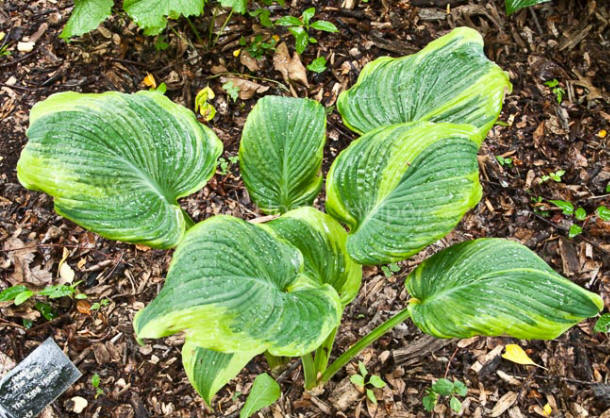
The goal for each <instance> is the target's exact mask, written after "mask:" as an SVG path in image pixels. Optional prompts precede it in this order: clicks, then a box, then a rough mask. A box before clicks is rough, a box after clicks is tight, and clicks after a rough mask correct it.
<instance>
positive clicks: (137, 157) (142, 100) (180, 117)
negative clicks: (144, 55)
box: [17, 92, 222, 248]
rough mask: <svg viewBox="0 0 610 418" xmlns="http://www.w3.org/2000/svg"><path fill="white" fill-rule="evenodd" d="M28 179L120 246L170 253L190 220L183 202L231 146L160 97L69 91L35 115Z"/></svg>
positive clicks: (22, 168)
mask: <svg viewBox="0 0 610 418" xmlns="http://www.w3.org/2000/svg"><path fill="white" fill-rule="evenodd" d="M28 138H29V142H28V143H27V145H26V147H25V148H24V150H23V152H22V153H21V158H20V159H19V162H18V164H17V175H18V177H19V181H20V182H21V184H23V185H24V186H25V187H26V188H28V189H32V190H41V191H43V192H45V193H48V194H50V195H51V196H53V197H54V198H55V210H56V211H57V213H59V214H60V215H62V216H65V217H66V218H68V219H70V220H72V221H74V222H75V223H77V224H79V225H81V226H82V227H84V228H87V229H90V230H92V231H94V232H97V233H98V234H100V235H102V236H104V237H106V238H111V239H116V240H119V241H127V242H137V243H142V244H146V245H149V246H151V247H159V248H170V247H173V246H175V245H176V244H177V243H178V241H179V240H180V239H181V238H182V235H183V233H184V230H185V223H186V222H187V220H186V219H185V217H184V216H183V214H182V210H181V209H180V206H179V205H178V203H177V199H179V198H180V197H183V196H187V195H189V194H191V193H193V192H195V191H197V190H199V189H200V188H201V187H203V186H204V185H205V183H206V181H207V180H208V179H209V178H210V177H211V176H212V175H213V174H214V170H215V167H216V159H217V158H218V156H219V155H220V153H221V152H222V143H221V142H220V141H219V140H218V138H217V137H216V135H215V134H214V132H213V131H212V130H211V129H209V128H206V127H205V126H203V125H201V124H200V123H199V122H198V121H197V119H196V118H195V115H194V114H193V113H192V112H190V111H189V110H187V109H186V108H184V107H182V106H179V105H177V104H175V103H172V102H171V101H170V100H169V99H168V98H167V97H165V96H163V95H162V94H161V93H157V92H139V93H136V94H123V93H118V92H110V93H103V94H81V93H74V92H66V93H59V94H55V95H52V96H50V97H49V98H48V99H46V100H45V101H43V102H41V103H38V104H37V105H36V106H34V108H33V109H32V112H31V113H30V128H29V130H28Z"/></svg>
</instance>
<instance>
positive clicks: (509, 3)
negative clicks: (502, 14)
mask: <svg viewBox="0 0 610 418" xmlns="http://www.w3.org/2000/svg"><path fill="white" fill-rule="evenodd" d="M548 1H550V0H506V14H507V15H511V14H513V13H515V12H516V11H518V10H521V9H523V8H524V7H529V6H534V5H536V4H540V3H546V2H548Z"/></svg>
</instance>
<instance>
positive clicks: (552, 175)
mask: <svg viewBox="0 0 610 418" xmlns="http://www.w3.org/2000/svg"><path fill="white" fill-rule="evenodd" d="M565 173H566V171H565V170H557V171H554V172H552V173H549V174H546V175H544V176H542V178H541V179H540V183H541V184H542V183H546V182H547V181H549V180H553V181H554V182H556V183H561V178H562V177H563V175H564V174H565Z"/></svg>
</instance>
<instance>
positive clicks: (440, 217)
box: [326, 122, 481, 264]
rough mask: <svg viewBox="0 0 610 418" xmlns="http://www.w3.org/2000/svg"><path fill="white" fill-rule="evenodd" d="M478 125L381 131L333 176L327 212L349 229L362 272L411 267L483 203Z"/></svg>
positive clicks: (356, 145) (348, 154)
mask: <svg viewBox="0 0 610 418" xmlns="http://www.w3.org/2000/svg"><path fill="white" fill-rule="evenodd" d="M477 132H478V131H477V130H476V128H474V127H473V126H471V125H454V124H449V123H438V124H434V123H431V122H415V123H410V124H401V125H394V126H389V127H387V128H380V129H376V130H374V131H372V132H370V133H368V134H365V135H364V136H362V137H361V138H360V139H358V140H356V141H354V142H352V143H351V144H350V146H349V147H348V148H347V149H345V150H344V151H343V152H341V154H339V156H338V157H337V159H336V160H335V162H334V163H333V165H332V166H331V168H330V172H329V173H328V179H327V182H326V210H327V212H328V213H329V214H330V215H332V216H333V217H335V218H336V219H339V220H341V221H342V222H345V223H346V224H347V225H349V227H350V229H351V231H350V234H349V236H348V238H347V251H348V253H349V255H350V256H351V257H352V258H353V259H354V260H356V261H358V262H359V263H361V264H385V263H389V262H392V261H397V260H403V259H405V258H407V257H409V256H411V255H413V254H416V253H417V252H419V251H420V250H421V249H422V248H424V247H426V246H427V245H429V244H431V243H433V242H434V241H436V240H438V239H440V238H442V237H443V236H445V235H446V234H447V233H449V232H450V231H451V230H452V229H453V228H454V227H455V226H456V225H457V223H458V222H459V221H460V219H461V218H462V216H464V214H465V213H466V212H467V211H468V210H469V209H470V208H472V207H474V206H475V205H476V204H477V202H478V201H479V199H480V198H481V186H480V185H479V171H478V164H477V150H478V147H479V142H480V137H479V136H478V134H477Z"/></svg>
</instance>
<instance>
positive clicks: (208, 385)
mask: <svg viewBox="0 0 610 418" xmlns="http://www.w3.org/2000/svg"><path fill="white" fill-rule="evenodd" d="M257 354H259V353H257V352H249V351H246V352H239V353H221V352H219V351H214V350H208V349H207V348H201V347H198V346H197V345H195V344H192V343H191V342H189V341H188V340H187V341H185V343H184V346H183V347H182V365H183V366H184V370H185V371H186V375H187V376H188V378H189V381H190V382H191V385H193V387H194V388H195V390H196V391H197V393H199V395H200V396H201V397H202V398H203V400H205V401H206V403H207V404H208V405H211V403H212V398H213V397H214V395H215V394H216V393H217V392H218V391H219V390H220V389H222V387H223V386H224V385H226V384H227V383H229V381H230V380H231V379H233V378H234V377H235V376H237V375H238V374H239V372H240V370H241V369H243V368H244V367H245V366H246V364H248V362H249V361H250V360H252V358H253V357H254V356H256V355H257Z"/></svg>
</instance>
